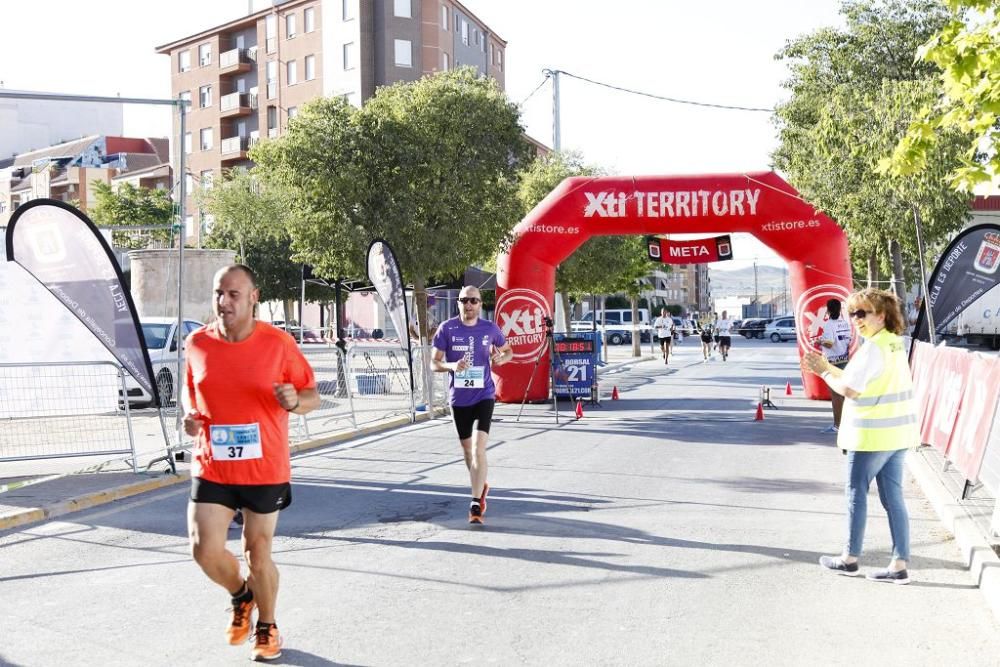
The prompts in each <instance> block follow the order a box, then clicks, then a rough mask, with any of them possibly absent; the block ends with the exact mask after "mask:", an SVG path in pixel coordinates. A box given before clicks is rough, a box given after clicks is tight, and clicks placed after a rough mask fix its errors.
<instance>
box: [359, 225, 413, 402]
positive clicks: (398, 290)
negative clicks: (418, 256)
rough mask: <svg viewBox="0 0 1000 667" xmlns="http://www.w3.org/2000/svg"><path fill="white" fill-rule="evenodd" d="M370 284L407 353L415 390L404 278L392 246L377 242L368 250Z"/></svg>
mask: <svg viewBox="0 0 1000 667" xmlns="http://www.w3.org/2000/svg"><path fill="white" fill-rule="evenodd" d="M368 280H370V281H372V285H374V286H375V291H376V292H377V293H378V295H379V298H380V299H382V303H383V304H384V305H385V309H386V310H387V311H388V312H389V318H390V319H391V320H392V325H393V326H394V327H395V328H396V334H397V335H398V336H399V345H400V347H402V348H403V350H405V351H406V359H407V365H408V366H409V367H410V389H411V390H412V389H413V358H412V357H413V355H412V354H411V352H410V317H409V313H408V312H407V310H406V297H405V295H404V293H403V274H402V272H400V270H399V262H397V261H396V255H395V253H393V252H392V248H391V247H389V244H388V243H386V242H385V241H383V240H382V239H375V240H374V241H372V242H371V245H369V246H368Z"/></svg>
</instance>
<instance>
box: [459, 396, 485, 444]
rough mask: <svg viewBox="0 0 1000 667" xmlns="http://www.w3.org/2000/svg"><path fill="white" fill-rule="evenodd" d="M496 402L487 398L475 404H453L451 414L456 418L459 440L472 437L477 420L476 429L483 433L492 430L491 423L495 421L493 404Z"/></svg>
mask: <svg viewBox="0 0 1000 667" xmlns="http://www.w3.org/2000/svg"><path fill="white" fill-rule="evenodd" d="M495 403H496V401H495V400H493V399H492V398H487V399H484V400H482V401H479V402H478V403H476V404H474V405H453V406H451V416H452V418H453V419H454V420H455V430H456V431H458V439H459V440H468V439H469V438H471V437H472V425H473V423H475V422H478V424H476V430H477V431H482V432H483V433H489V432H490V424H491V423H492V422H493V405H494V404H495Z"/></svg>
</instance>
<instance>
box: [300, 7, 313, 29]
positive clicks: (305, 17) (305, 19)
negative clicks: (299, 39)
mask: <svg viewBox="0 0 1000 667" xmlns="http://www.w3.org/2000/svg"><path fill="white" fill-rule="evenodd" d="M315 29H316V8H315V7H306V8H305V10H304V11H303V12H302V30H304V31H305V32H312V31H313V30H315Z"/></svg>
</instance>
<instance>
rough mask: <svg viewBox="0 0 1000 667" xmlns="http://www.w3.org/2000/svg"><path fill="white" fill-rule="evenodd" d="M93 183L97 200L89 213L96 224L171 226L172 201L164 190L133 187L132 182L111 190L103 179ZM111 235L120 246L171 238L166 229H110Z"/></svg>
mask: <svg viewBox="0 0 1000 667" xmlns="http://www.w3.org/2000/svg"><path fill="white" fill-rule="evenodd" d="M92 185H93V187H94V197H95V199H96V200H97V203H96V204H95V205H94V206H92V207H91V208H90V210H89V211H88V215H89V216H90V219H91V220H93V221H94V224H95V225H97V226H99V227H138V226H146V225H149V226H153V225H170V224H171V223H172V222H173V220H174V204H173V202H172V201H170V194H169V193H168V192H167V191H166V190H159V189H156V190H154V189H150V188H144V187H136V186H134V185H132V184H131V183H122V184H121V185H120V186H119V187H118V188H117V189H114V188H112V187H111V185H109V184H108V183H104V182H103V181H94V182H93V184H92ZM111 237H112V240H113V242H114V244H115V245H116V246H118V247H119V248H145V247H147V246H148V245H149V244H150V243H151V242H153V241H158V242H160V243H161V244H163V245H168V244H169V243H170V242H171V240H172V239H171V232H170V230H169V229H155V230H148V231H142V232H140V231H132V232H112V235H111Z"/></svg>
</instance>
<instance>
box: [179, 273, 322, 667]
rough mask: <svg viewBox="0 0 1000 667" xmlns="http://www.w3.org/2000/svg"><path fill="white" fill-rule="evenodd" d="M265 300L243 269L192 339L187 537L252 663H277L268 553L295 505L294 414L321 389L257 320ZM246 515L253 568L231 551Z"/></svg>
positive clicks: (232, 638)
mask: <svg viewBox="0 0 1000 667" xmlns="http://www.w3.org/2000/svg"><path fill="white" fill-rule="evenodd" d="M259 298H260V293H259V292H258V290H257V285H256V280H255V277H254V274H253V271H252V270H250V268H249V267H247V266H244V265H242V264H234V265H231V266H227V267H225V268H223V269H220V270H219V272H218V273H216V274H215V299H214V302H213V310H214V312H215V316H216V320H215V321H214V322H212V323H211V324H209V325H207V326H204V327H202V328H201V329H198V330H197V331H194V332H192V333H191V335H190V336H189V337H188V342H187V347H186V350H187V351H186V359H187V393H186V396H185V398H186V399H187V401H186V402H187V408H188V410H187V413H186V414H185V416H184V430H185V432H186V433H187V434H188V435H190V436H192V437H194V438H195V455H194V461H193V465H192V470H191V502H190V503H188V533H189V535H190V539H191V553H192V555H193V556H194V560H195V562H197V563H198V565H199V566H201V569H202V571H203V572H204V573H205V574H206V575H208V578H209V579H211V580H212V581H214V582H215V583H217V584H219V585H220V586H222V587H223V588H225V589H226V590H227V591H229V593H230V595H231V597H232V603H233V607H232V620H231V623H230V626H229V628H228V629H227V631H226V637H227V639H228V640H229V643H230V644H234V645H235V644H241V643H243V642H245V641H247V639H248V637H249V636H250V627H251V616H252V614H253V610H254V608H255V607H256V608H257V610H258V616H257V624H256V626H255V630H254V633H253V635H254V647H253V650H252V653H251V658H252V659H254V660H272V659H274V658H277V657H278V656H280V655H281V635H280V634H279V633H278V628H277V625H276V624H275V620H274V612H275V601H276V599H277V595H278V569H277V568H276V567H275V565H274V562H273V561H272V560H271V543H272V541H273V539H274V531H275V528H276V526H277V524H278V511H279V510H282V509H284V508H286V507H288V505H289V504H291V502H292V490H291V484H290V480H291V461H290V458H289V449H288V418H289V414H288V413H290V412H292V413H295V414H298V415H303V414H306V413H307V412H309V411H311V410H314V409H316V408H317V407H319V403H320V398H319V393H318V392H317V391H316V379H315V377H314V376H313V372H312V369H311V368H310V367H309V363H308V362H307V361H306V360H305V357H303V356H302V353H301V352H300V351H299V349H298V347H297V346H296V344H295V341H294V340H293V339H292V337H291V336H290V335H288V334H287V333H285V332H283V331H281V330H280V329H277V328H275V327H273V326H271V325H269V324H265V323H264V322H259V321H257V320H256V319H255V318H254V311H255V308H256V306H257V302H258V300H259ZM240 508H242V510H243V515H244V524H243V552H244V557H245V558H246V562H247V565H248V567H249V570H250V572H249V576H248V577H247V578H246V579H245V580H244V579H243V577H242V575H241V573H240V563H239V561H238V560H237V559H236V557H235V556H234V555H233V554H232V553H230V552H229V551H228V550H227V549H226V535H227V531H228V529H229V523H230V521H231V520H232V518H233V511H234V510H236V509H240Z"/></svg>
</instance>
